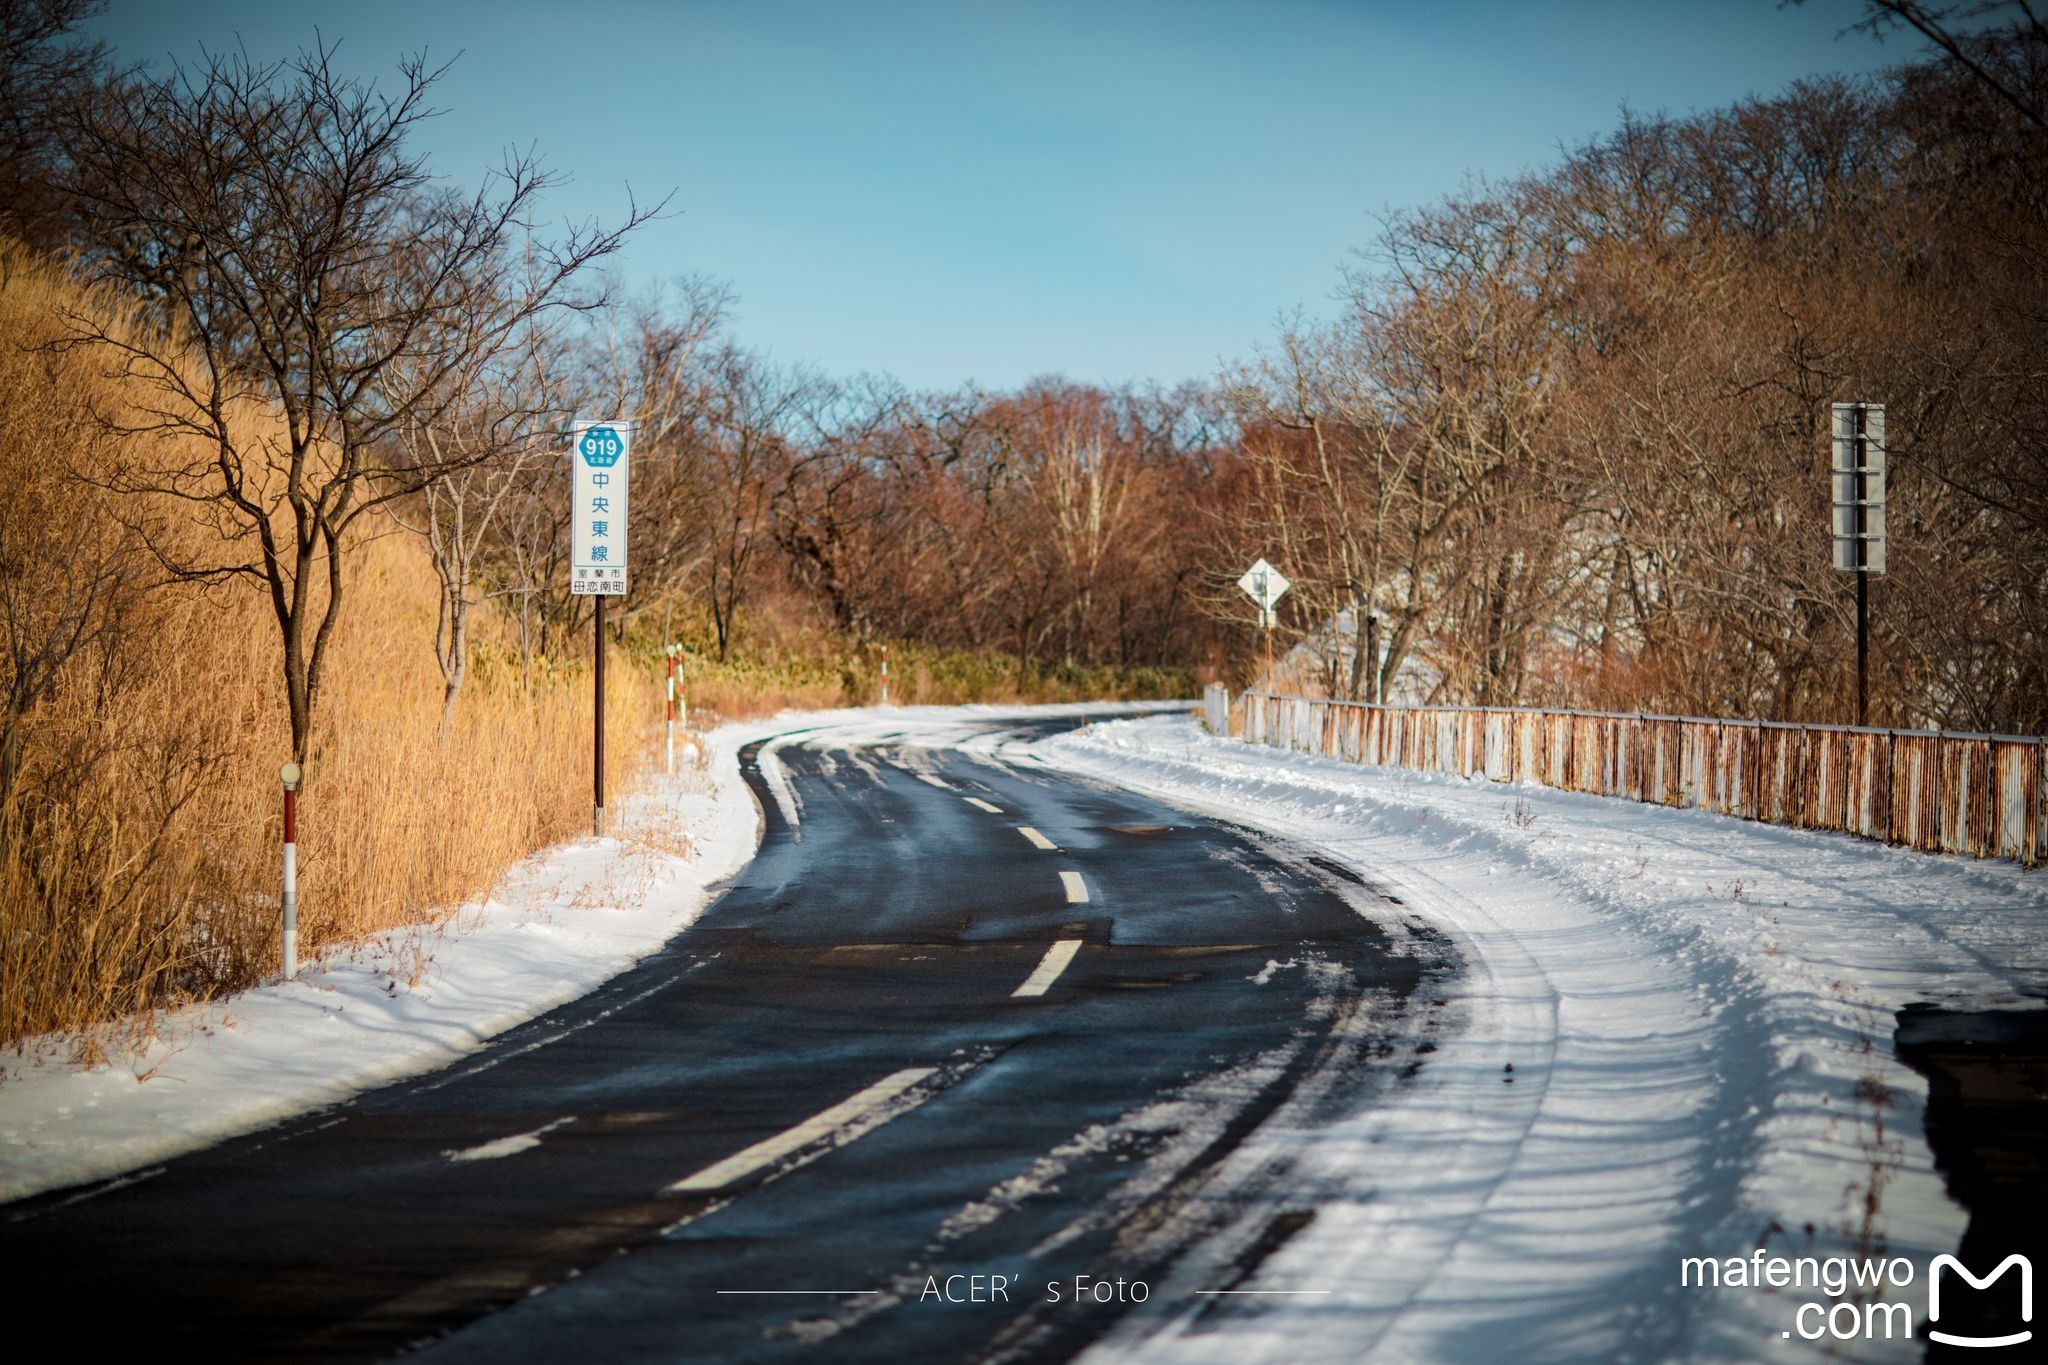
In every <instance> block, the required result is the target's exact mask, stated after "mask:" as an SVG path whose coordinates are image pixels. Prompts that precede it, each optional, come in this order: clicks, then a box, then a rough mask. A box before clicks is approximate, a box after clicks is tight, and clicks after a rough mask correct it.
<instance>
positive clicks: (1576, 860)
mask: <svg viewBox="0 0 2048 1365" xmlns="http://www.w3.org/2000/svg"><path fill="white" fill-rule="evenodd" d="M1009 757H1010V758H1011V759H1012V760H1013V761H1021V762H1045V763H1049V764H1051V765H1053V766H1057V767H1060V768H1063V769H1066V770H1068V771H1071V772H1075V773H1081V774H1086V775H1089V776H1093V777H1096V778H1100V779H1103V780H1106V781H1109V782H1113V783H1116V784H1118V785H1121V786H1128V787H1132V788H1136V789H1138V790H1141V791H1144V792H1147V793H1149V794H1152V795H1155V796H1158V797H1161V798H1163V799H1166V800H1168V801H1170V802H1173V803H1175V804H1178V805H1181V806H1184V807H1186V808H1189V809H1192V810H1196V811H1200V812H1204V813H1208V814H1212V815H1216V816H1219V817H1222V818H1226V819H1230V820H1234V821H1238V822H1241V823H1243V824H1247V825H1251V826H1254V827H1257V828H1260V829H1263V830H1266V831H1269V832H1271V833H1273V834H1276V835H1278V836H1281V837H1284V838H1286V839H1289V840H1291V841H1294V842H1297V843H1299V844H1302V845H1305V846H1308V847H1310V848H1313V849H1315V850H1316V851H1318V852H1319V853H1321V854H1322V855H1323V856H1325V857H1328V858H1330V859H1332V860H1335V861H1339V862H1341V863H1343V864H1344V865H1346V866H1348V867H1350V868H1353V869H1355V870H1356V871H1357V872H1359V873H1360V874H1362V875H1364V876H1366V877H1368V878H1369V879H1370V880H1371V881H1373V882H1375V883H1377V884H1379V885H1381V886H1384V887H1387V888H1389V889H1392V890H1394V891H1395V892H1396V894H1397V895H1399V896H1400V897H1401V899H1402V900H1403V901H1404V902H1405V903H1406V907H1407V909H1408V910H1409V911H1411V912H1412V913H1413V914H1414V915H1415V916H1416V917H1418V918H1419V919H1420V920H1422V921H1424V922H1427V923H1429V924H1432V925H1434V926H1436V927H1438V928H1440V929H1441V930H1442V931H1444V932H1445V933H1447V934H1449V935H1451V936H1452V937H1453V939H1454V940H1455V941H1456V943H1457V945H1458V947H1459V949H1460V951H1461V952H1462V953H1463V954H1464V956H1465V958H1466V960H1467V962H1468V963H1469V964H1470V970H1469V973H1468V975H1467V977H1466V979H1465V981H1464V982H1463V984H1462V988H1461V989H1460V990H1459V991H1458V992H1457V993H1456V997H1455V999H1453V1000H1452V1001H1451V1003H1450V1004H1449V1005H1448V1006H1447V1008H1450V1009H1453V1010H1455V1011H1456V1020H1455V1025H1456V1026H1455V1027H1454V1028H1453V1029H1452V1030H1450V1031H1449V1036H1448V1038H1447V1040H1446V1041H1445V1042H1444V1043H1443V1044H1442V1045H1441V1046H1440V1048H1439V1050H1438V1051H1437V1052H1436V1054H1435V1055H1433V1056H1431V1057H1430V1058H1429V1059H1428V1061H1427V1064H1426V1065H1425V1066H1424V1067H1423V1068H1422V1070H1421V1072H1420V1073H1419V1075H1418V1076H1417V1078H1416V1084H1414V1085H1413V1086H1411V1087H1410V1088H1409V1089H1408V1090H1407V1091H1406V1092H1405V1093H1404V1094H1403V1095H1402V1096H1400V1097H1399V1098H1397V1099H1396V1101H1395V1102H1394V1103H1392V1104H1390V1105H1386V1106H1381V1107H1376V1108H1374V1109H1373V1110H1371V1111H1369V1112H1366V1113H1363V1114H1360V1115H1358V1116H1357V1117H1355V1118H1354V1119H1352V1120H1350V1121H1348V1122H1346V1123H1344V1124H1341V1125H1339V1126H1337V1127H1335V1128H1331V1129H1326V1130H1323V1131H1320V1132H1318V1133H1315V1134H1302V1135H1298V1136H1299V1139H1300V1140H1302V1141H1305V1142H1308V1143H1309V1144H1310V1145H1311V1146H1312V1148H1313V1151H1314V1153H1315V1156H1314V1161H1315V1162H1316V1163H1320V1165H1321V1167H1322V1172H1323V1179H1322V1181H1321V1182H1320V1183H1321V1191H1322V1192H1321V1195H1320V1200H1319V1204H1318V1210H1317V1215H1316V1218H1315V1220H1314V1222H1313V1224H1312V1225H1311V1226H1310V1227H1309V1228H1307V1229H1305V1230H1304V1231H1303V1232H1302V1233H1301V1234H1299V1235H1297V1236H1296V1237H1295V1238H1294V1239H1293V1240H1292V1241H1291V1242H1290V1243H1289V1244H1288V1245H1287V1246H1286V1247H1285V1248H1284V1249H1283V1250H1282V1251H1281V1252H1280V1253H1278V1254H1276V1255H1275V1256H1273V1257H1272V1258H1271V1259H1270V1260H1269V1261H1267V1262H1266V1264H1265V1265H1264V1267H1263V1268H1262V1270H1261V1273H1260V1275H1259V1278H1258V1281H1257V1283H1258V1285H1260V1286H1262V1287H1265V1288H1269V1289H1276V1290H1295V1291H1313V1292H1312V1293H1302V1294H1301V1295H1300V1296H1299V1297H1293V1298H1290V1299H1289V1300H1288V1301H1287V1307H1286V1310H1285V1311H1271V1312H1267V1313H1264V1314H1261V1315H1257V1316H1253V1317H1246V1316H1244V1315H1237V1316H1235V1317H1229V1318H1225V1319H1223V1320H1221V1322H1220V1324H1219V1323H1212V1322H1211V1321H1209V1320H1207V1319H1205V1318H1203V1317H1201V1316H1200V1315H1199V1314H1198V1313H1197V1312H1195V1311H1190V1310H1186V1309H1182V1310H1180V1311H1178V1312H1175V1313H1172V1314H1170V1315H1164V1314H1156V1315H1154V1317H1153V1318H1133V1319H1130V1320H1127V1322H1126V1323H1125V1324H1124V1327H1123V1329H1122V1331H1121V1332H1120V1334H1119V1336H1118V1337H1117V1338H1116V1339H1114V1340H1113V1341H1112V1342H1110V1343H1106V1344H1105V1347H1104V1348H1103V1349H1102V1350H1101V1351H1100V1352H1099V1356H1100V1358H1103V1359H1123V1358H1143V1359H1148V1360H1150V1359H1156V1360H1176V1361H1180V1360H1202V1359H1213V1360H1219V1361H1220V1360H1238V1359H1246V1358H1262V1357H1266V1356H1271V1357H1273V1358H1285V1359H1289V1360H1296V1361H1314V1360H1331V1361H1336V1360H1354V1359H1357V1358H1359V1355H1360V1353H1361V1352H1362V1351H1372V1350H1375V1348H1377V1350H1376V1351H1375V1354H1376V1355H1384V1356H1385V1357H1386V1358H1388V1359H1431V1360H1499V1359H1503V1358H1505V1357H1507V1356H1508V1355H1510V1354H1512V1355H1514V1356H1516V1357H1518V1358H1524V1359H1539V1360H1541V1359H1558V1360H1564V1359H1589V1358H1612V1359H1624V1358H1639V1359H1667V1358H1685V1357H1691V1358H1701V1359H1726V1360H1746V1359H1758V1358H1774V1357H1783V1358H1812V1357H1813V1356H1814V1355H1815V1354H1816V1353H1817V1352H1819V1351H1820V1350H1821V1349H1822V1348H1823V1347H1825V1346H1827V1345H1829V1344H1830V1343H1826V1342H1807V1341H1803V1340H1801V1339H1800V1338H1799V1337H1798V1336H1797V1335H1790V1334H1789V1332H1790V1329H1791V1328H1792V1327H1793V1325H1794V1323H1793V1310H1794V1309H1795V1308H1796V1307H1797V1306H1798V1304H1799V1303H1800V1302H1802V1301H1804V1300H1808V1299H1815V1298H1821V1297H1823V1296H1822V1295H1820V1294H1818V1293H1816V1292H1814V1291H1812V1290H1810V1289H1797V1290H1794V1289H1789V1288H1786V1289H1769V1288H1766V1289H1754V1288H1747V1287H1745V1288H1726V1287H1724V1288H1721V1289H1719V1290H1712V1289H1702V1288H1698V1287H1682V1286H1681V1283H1680V1263H1681V1259H1682V1258H1684V1257H1697V1256H1711V1257H1717V1258H1725V1257H1733V1256H1740V1257H1745V1258H1747V1257H1750V1256H1751V1255H1752V1253H1753V1252H1754V1251H1755V1250H1757V1249H1759V1248H1761V1249H1763V1250H1765V1251H1767V1252H1769V1253H1772V1254H1776V1255H1782V1256H1786V1257H1799V1256H1808V1257H1815V1258H1826V1257H1830V1256H1880V1255H1881V1256H1896V1257H1904V1258H1907V1259H1908V1260H1909V1261H1911V1262H1912V1263H1913V1264H1914V1265H1916V1266H1917V1267H1919V1269H1920V1270H1921V1271H1922V1272H1923V1274H1921V1275H1919V1276H1916V1278H1915V1280H1914V1282H1913V1283H1912V1284H1910V1285H1908V1286H1906V1287H1905V1288H1904V1289H1902V1290H1897V1291H1894V1290H1891V1289H1886V1290H1885V1291H1883V1292H1882V1293H1881V1294H1880V1295H1879V1297H1882V1298H1884V1299H1887V1300H1891V1301H1904V1302H1909V1303H1912V1304H1913V1305H1914V1308H1915V1314H1916V1317H1917V1316H1919V1315H1921V1314H1922V1313H1924V1308H1925V1290H1926V1279H1925V1275H1924V1271H1925V1270H1926V1267H1927V1264H1928V1260H1929V1258H1930V1257H1932V1256H1933V1255H1935V1254H1938V1253H1940V1252H1944V1251H1952V1250H1953V1249H1954V1248H1955V1246H1956V1244H1957V1242H1958V1241H1959V1240H1960V1237H1961V1234H1962V1230H1963V1226H1964V1222H1965V1218H1964V1215H1963V1213H1962V1211H1961V1210H1960V1209H1959V1208H1957V1206H1956V1205H1955V1204H1954V1203H1953V1202H1952V1201H1950V1199H1949V1198H1948V1197H1947V1195H1946V1194H1945V1193H1944V1191H1943V1189H1942V1184H1941V1181H1940V1178H1939V1176H1938V1175H1937V1174H1936V1173H1935V1172H1934V1170H1933V1169H1932V1163H1931V1159H1930V1157H1929V1154H1928V1150H1927V1146H1926V1143H1925V1141H1924V1139H1923V1136H1922V1134H1923V1124H1922V1106H1923V1103H1924V1098H1925V1086H1924V1083H1923V1082H1922V1081H1921V1079H1920V1078H1919V1076H1918V1075H1917V1074H1916V1073H1914V1072H1912V1071H1910V1070H1908V1069H1907V1068H1905V1067H1904V1066H1902V1065H1901V1064H1900V1063H1898V1062H1897V1061H1896V1060H1895V1059H1894V1058H1893V1056H1892V1052H1891V1032H1892V1027H1893V1016H1894V1013H1895V1011H1897V1010H1898V1009H1899V1008H1900V1007H1901V1006H1903V1005H1905V1004H1907V1003H1909V1002H1911V1001H1915V1000H1926V1001H1935V1002H1939V1003H1942V1004H1945V1005H1951V1006H1956V1007H1962V1008H1992V1007H2000V1006H2020V1005H2023V1004H2031V1005H2033V1006H2036V1007H2038V1006H2039V1004H2040V1002H2041V999H2042V997H2043V995H2044V994H2048V951H2044V940H2048V934H2044V930H2048V877H2043V876H2041V875H2039V874H2027V873H2024V872H2022V871H2021V870H2019V869H2018V868H2016V867H2014V866H2012V865H2010V864H2003V863H1988V862H1986V863H1976V862H1966V861H1958V860H1954V859H1947V858H1938V857H1929V856H1927V855H1923V854H1918V853H1912V852H1907V851H1903V850H1898V849H1891V848H1886V847H1882V846H1880V845H1876V844H1872V843H1867V842H1863V841H1860V840H1856V839H1852V838H1848V837H1846V836H1840V835H1833V834H1813V833H1805V832H1799V831H1790V830H1781V829H1774V828H1770V827H1767V826H1762V825H1756V824H1751V823H1746V822H1742V821H1737V820H1733V819H1728V818H1724V817H1719V816H1711V815H1702V814H1700V813H1698V812H1690V811H1677V810H1666V809H1662V808H1658V807H1649V806H1639V805H1634V804H1631V803H1626V802H1619V801H1614V800H1609V799H1604V798H1599V797H1590V796H1581V795H1577V794H1572V793H1563V792H1555V791H1550V790H1546V789H1541V788H1534V787H1523V786H1502V785H1497V784H1493V783H1489V782H1486V781H1483V780H1457V779H1448V778H1442V777H1438V776H1435V775H1426V774H1415V773H1406V772H1397V771H1391V770H1386V769H1364V768H1360V767H1357V766H1354V765H1349V764H1344V763H1340V762H1337V761H1334V760H1327V759H1316V758H1309V757H1305V756H1303V755H1299V754H1292V753H1282V752H1278V751H1272V750H1265V749H1259V748H1254V747H1251V746H1247V745H1244V744H1240V743H1235V742H1232V741H1227V740H1219V739H1215V738H1212V737H1209V736H1206V735H1204V734H1203V733H1201V732H1200V731H1199V730H1198V729H1197V728H1196V727H1195V726H1194V725H1193V723H1191V722H1190V721H1188V720H1186V719H1183V718H1179V717H1156V718H1147V719H1139V720H1130V721H1119V722H1115V723H1111V724H1106V725H1098V726H1094V727H1091V728H1090V729H1088V730H1086V731H1083V732H1080V733H1078V734H1075V735H1071V736H1065V737H1061V738H1057V739H1054V740H1051V741H1049V742H1047V743H1044V744H1040V745H1037V746H1034V747H1033V748H1032V749H1031V750H1030V751H1028V752H1023V751H1017V750H1012V751H1011V752H1010V754H1009ZM1510 1067H1511V1068H1512V1070H1511V1071H1510V1070H1509V1068H1510ZM1263 1140H1265V1141H1269V1142H1271V1141H1285V1140H1288V1137H1287V1135H1285V1134H1278V1133H1269V1134H1265V1135H1264V1138H1263ZM1873 1180H1875V1181H1876V1182H1877V1187H1876V1191H1875V1194H1876V1197H1875V1199H1874V1201H1873V1200H1872V1199H1871V1197H1870V1196H1871V1194H1872V1182H1873ZM1873 1206H1874V1207H1873ZM1159 1316H1171V1317H1172V1318H1173V1321H1172V1323H1171V1325H1168V1326H1165V1327H1164V1328H1163V1329H1162V1324H1161V1323H1160V1322H1159V1321H1158V1320H1157V1318H1158V1317H1159ZM1919 1349H1920V1347H1919V1343H1917V1342H1909V1341H1903V1340H1900V1341H1894V1342H1892V1343H1890V1344H1889V1345H1887V1344H1886V1343H1885V1342H1883V1341H1877V1342H1867V1343H1866V1342H1858V1343H1857V1344H1856V1346H1855V1349H1854V1351H1853V1355H1854V1358H1858V1359H1873V1358H1899V1359H1917V1358H1918V1353H1919Z"/></svg>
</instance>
